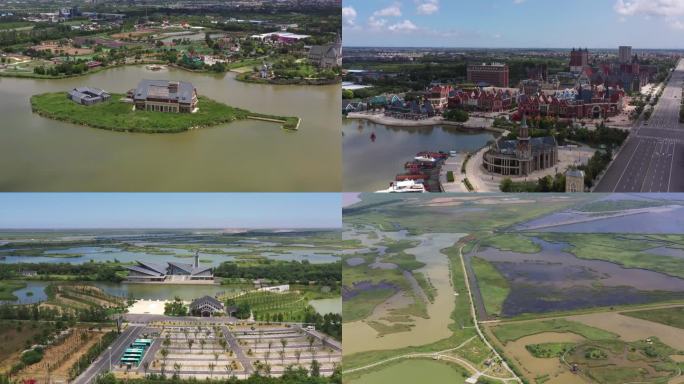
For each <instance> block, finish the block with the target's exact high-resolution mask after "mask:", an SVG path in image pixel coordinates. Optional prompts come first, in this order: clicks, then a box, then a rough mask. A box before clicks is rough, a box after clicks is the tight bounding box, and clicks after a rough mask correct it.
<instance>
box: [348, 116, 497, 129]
mask: <svg viewBox="0 0 684 384" xmlns="http://www.w3.org/2000/svg"><path fill="white" fill-rule="evenodd" d="M345 117H346V118H347V119H350V120H367V121H370V122H373V123H375V124H383V125H387V126H390V127H412V128H433V127H435V126H438V125H448V126H453V127H458V128H462V129H463V130H466V131H491V132H497V133H504V132H505V131H506V130H505V129H503V128H497V127H493V126H479V125H478V126H474V125H468V121H467V122H465V123H458V122H455V121H449V120H444V119H443V118H441V117H432V118H430V119H425V120H403V119H395V118H392V117H387V116H385V115H384V114H368V113H359V112H351V113H349V114H347V115H346V116H345Z"/></svg>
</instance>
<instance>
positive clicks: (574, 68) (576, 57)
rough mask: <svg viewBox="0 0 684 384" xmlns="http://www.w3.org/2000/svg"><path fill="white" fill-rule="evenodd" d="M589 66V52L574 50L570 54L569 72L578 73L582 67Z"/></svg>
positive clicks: (586, 50)
mask: <svg viewBox="0 0 684 384" xmlns="http://www.w3.org/2000/svg"><path fill="white" fill-rule="evenodd" d="M588 65H589V50H588V49H586V48H585V49H575V48H573V49H572V51H571V52H570V71H571V72H575V73H579V72H582V69H584V67H586V66H588Z"/></svg>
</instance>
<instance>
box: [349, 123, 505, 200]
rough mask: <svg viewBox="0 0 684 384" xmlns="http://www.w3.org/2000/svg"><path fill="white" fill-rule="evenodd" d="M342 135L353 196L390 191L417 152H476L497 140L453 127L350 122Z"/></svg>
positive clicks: (484, 134) (487, 133)
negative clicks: (405, 164)
mask: <svg viewBox="0 0 684 384" xmlns="http://www.w3.org/2000/svg"><path fill="white" fill-rule="evenodd" d="M342 131H343V133H344V137H343V139H342V147H343V153H344V160H343V164H344V171H343V174H344V183H343V185H344V190H345V191H350V192H374V191H377V190H379V189H385V188H387V186H388V185H389V182H390V181H392V180H394V178H395V176H396V175H397V174H399V173H403V172H404V163H406V162H407V161H410V160H412V159H413V157H414V156H415V154H416V153H418V152H421V151H445V152H448V151H468V152H474V151H477V150H478V149H480V148H482V147H483V146H484V145H486V144H487V142H488V141H490V140H494V134H492V133H491V132H484V131H480V132H476V133H469V132H465V131H463V130H459V129H458V128H457V127H453V126H435V127H417V128H414V127H411V128H407V127H389V126H385V125H382V124H376V123H373V122H370V121H366V120H351V119H345V120H343V122H342ZM372 134H375V141H373V140H372V139H371V135H372Z"/></svg>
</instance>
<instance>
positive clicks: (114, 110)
mask: <svg viewBox="0 0 684 384" xmlns="http://www.w3.org/2000/svg"><path fill="white" fill-rule="evenodd" d="M123 97H125V96H124V95H123V94H112V99H111V100H109V101H107V102H103V103H99V104H95V105H91V106H84V105H80V104H76V103H74V102H73V101H71V100H69V99H67V97H66V93H65V92H55V93H43V94H40V95H35V96H33V97H31V108H32V110H33V112H35V113H38V114H39V115H41V116H44V117H48V118H51V119H55V120H61V121H66V122H70V123H74V124H80V125H87V126H90V127H94V128H101V129H108V130H112V131H125V132H144V133H176V132H183V131H187V130H188V129H191V128H197V127H209V126H215V125H219V124H225V123H230V122H232V121H236V120H244V119H247V118H261V119H274V120H280V121H285V123H284V124H283V127H284V128H288V129H294V128H295V127H296V125H297V123H298V121H299V119H298V118H296V117H280V116H270V115H262V114H258V113H252V112H250V111H247V110H244V109H240V108H235V107H231V106H228V105H225V104H222V103H219V102H217V101H214V100H211V99H209V98H207V97H203V96H200V97H199V103H198V107H199V111H198V112H197V113H165V112H152V111H133V106H132V104H129V103H123V102H120V99H122V98H123Z"/></svg>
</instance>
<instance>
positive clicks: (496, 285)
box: [471, 257, 511, 316]
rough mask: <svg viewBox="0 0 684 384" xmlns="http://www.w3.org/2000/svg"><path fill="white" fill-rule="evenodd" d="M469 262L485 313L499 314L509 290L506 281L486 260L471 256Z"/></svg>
mask: <svg viewBox="0 0 684 384" xmlns="http://www.w3.org/2000/svg"><path fill="white" fill-rule="evenodd" d="M471 263H472V266H473V271H474V272H475V275H476V276H477V286H478V288H479V289H480V293H481V294H482V299H483V300H484V305H485V309H486V310H487V313H489V314H490V315H494V316H498V315H500V314H501V310H502V307H503V303H504V301H505V300H506V297H508V294H509V293H510V292H511V289H510V287H509V285H508V281H506V279H505V278H504V277H503V276H502V275H501V274H500V273H499V271H498V270H497V269H496V268H495V267H494V266H493V265H492V263H490V262H489V261H487V260H484V259H481V258H479V257H473V258H472V261H471Z"/></svg>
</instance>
